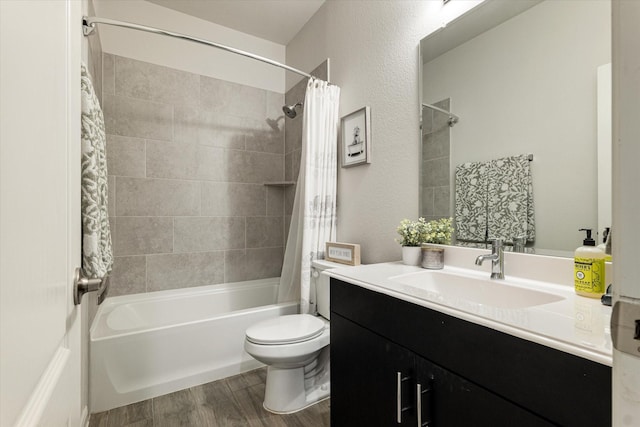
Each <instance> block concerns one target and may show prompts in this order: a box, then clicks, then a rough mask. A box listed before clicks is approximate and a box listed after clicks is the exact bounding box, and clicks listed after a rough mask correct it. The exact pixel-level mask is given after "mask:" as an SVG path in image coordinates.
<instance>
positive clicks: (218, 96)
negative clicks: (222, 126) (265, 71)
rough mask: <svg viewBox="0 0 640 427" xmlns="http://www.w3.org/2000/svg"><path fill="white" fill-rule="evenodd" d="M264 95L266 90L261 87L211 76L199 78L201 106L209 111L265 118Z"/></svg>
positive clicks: (257, 118) (258, 118)
mask: <svg viewBox="0 0 640 427" xmlns="http://www.w3.org/2000/svg"><path fill="white" fill-rule="evenodd" d="M266 97H267V94H266V91H265V90H263V89H257V88H254V87H250V86H245V85H241V84H238V83H232V82H227V81H223V80H218V79H214V78H211V77H205V76H202V77H201V78H200V102H201V106H202V107H203V108H204V109H206V110H209V111H213V112H218V113H219V112H222V113H225V114H229V115H232V116H237V117H247V118H252V119H256V120H265V119H266V117H267V114H266V104H267V101H266Z"/></svg>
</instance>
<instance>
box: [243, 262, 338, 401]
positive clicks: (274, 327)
mask: <svg viewBox="0 0 640 427" xmlns="http://www.w3.org/2000/svg"><path fill="white" fill-rule="evenodd" d="M338 267H345V266H344V265H342V264H336V263H333V262H329V261H324V260H317V261H313V262H312V268H311V277H312V278H311V280H312V282H313V283H312V286H311V289H314V286H313V285H314V284H315V291H316V301H317V309H318V316H314V315H311V314H292V315H287V316H279V317H276V318H274V319H268V320H264V321H262V322H259V323H256V324H255V325H252V326H250V327H249V328H248V329H247V331H246V337H245V341H244V349H245V350H246V351H247V353H249V354H250V355H251V356H252V357H253V358H254V359H256V360H258V361H260V362H262V363H264V364H265V365H267V385H266V390H265V393H264V403H263V406H264V408H265V409H266V410H268V411H271V412H274V413H276V414H289V413H292V412H296V411H299V410H301V409H304V408H306V407H308V406H310V405H313V404H314V403H317V402H319V401H321V400H323V399H326V398H328V397H329V393H330V384H329V277H328V276H327V275H324V274H321V273H322V272H323V271H325V270H328V269H332V268H338Z"/></svg>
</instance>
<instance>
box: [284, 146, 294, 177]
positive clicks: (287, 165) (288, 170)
mask: <svg viewBox="0 0 640 427" xmlns="http://www.w3.org/2000/svg"><path fill="white" fill-rule="evenodd" d="M284 180H285V181H293V180H294V179H293V152H291V153H287V154H285V156H284Z"/></svg>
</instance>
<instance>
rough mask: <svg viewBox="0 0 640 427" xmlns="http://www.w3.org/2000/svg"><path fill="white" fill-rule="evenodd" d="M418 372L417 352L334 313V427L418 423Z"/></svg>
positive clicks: (332, 413) (332, 408) (332, 416)
mask: <svg viewBox="0 0 640 427" xmlns="http://www.w3.org/2000/svg"><path fill="white" fill-rule="evenodd" d="M414 374H415V370H414V356H413V354H412V353H411V352H409V351H408V350H406V349H404V348H403V347H400V346H398V345H396V344H394V343H392V342H390V341H388V340H387V339H385V338H383V337H381V336H379V335H377V334H375V333H373V332H371V331H369V330H368V329H365V328H363V327H361V326H359V325H357V324H355V323H353V322H351V321H349V320H347V319H345V318H343V317H341V316H339V315H337V314H335V313H332V315H331V426H332V427H341V426H347V427H357V426H396V425H411V426H415V375H414ZM398 421H400V422H398Z"/></svg>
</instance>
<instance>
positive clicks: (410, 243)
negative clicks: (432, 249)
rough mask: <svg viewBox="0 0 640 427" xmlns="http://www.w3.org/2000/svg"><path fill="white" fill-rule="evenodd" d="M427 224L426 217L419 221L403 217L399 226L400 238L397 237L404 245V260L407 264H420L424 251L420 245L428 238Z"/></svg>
mask: <svg viewBox="0 0 640 427" xmlns="http://www.w3.org/2000/svg"><path fill="white" fill-rule="evenodd" d="M426 225H427V222H426V221H425V219H424V218H418V220H417V221H412V220H410V219H403V220H402V221H400V225H399V226H398V228H397V232H398V234H399V235H400V239H396V241H397V242H398V243H400V245H402V262H403V263H404V264H406V265H420V262H421V257H422V253H421V252H420V247H421V245H422V243H423V242H424V241H425V239H426V230H427V229H426Z"/></svg>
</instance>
